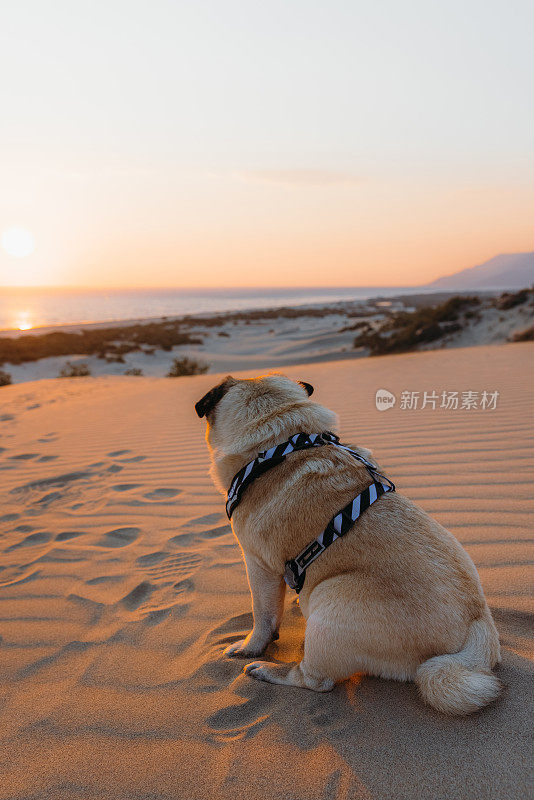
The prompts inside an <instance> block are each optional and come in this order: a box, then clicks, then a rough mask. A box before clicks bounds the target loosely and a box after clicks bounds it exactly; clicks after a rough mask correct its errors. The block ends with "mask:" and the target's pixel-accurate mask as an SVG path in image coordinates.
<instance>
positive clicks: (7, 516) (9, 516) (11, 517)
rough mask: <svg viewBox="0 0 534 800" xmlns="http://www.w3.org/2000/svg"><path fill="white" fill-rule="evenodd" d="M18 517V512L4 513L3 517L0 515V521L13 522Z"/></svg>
mask: <svg viewBox="0 0 534 800" xmlns="http://www.w3.org/2000/svg"><path fill="white" fill-rule="evenodd" d="M19 517H20V514H4V516H3V517H0V522H14V521H15V520H16V519H19Z"/></svg>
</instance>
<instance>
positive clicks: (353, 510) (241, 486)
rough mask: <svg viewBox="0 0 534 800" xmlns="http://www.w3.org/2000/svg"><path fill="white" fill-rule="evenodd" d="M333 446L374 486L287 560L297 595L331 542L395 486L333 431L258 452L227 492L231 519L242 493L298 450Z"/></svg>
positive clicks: (296, 437)
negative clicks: (354, 462)
mask: <svg viewBox="0 0 534 800" xmlns="http://www.w3.org/2000/svg"><path fill="white" fill-rule="evenodd" d="M326 444H331V445H334V447H337V448H339V449H340V450H345V452H347V453H350V454H351V456H353V457H354V458H355V459H356V460H357V461H359V462H360V463H361V464H363V466H364V467H365V468H366V469H367V471H368V473H369V475H370V476H371V479H372V483H371V485H370V486H368V487H367V488H366V489H364V490H363V492H360V494H359V495H357V496H356V497H355V498H354V499H353V500H351V501H350V503H348V505H346V506H345V508H342V509H341V511H338V513H337V514H336V515H335V516H334V517H332V519H331V520H330V522H329V523H328V525H327V526H326V528H325V529H324V531H323V532H322V533H321V534H320V536H318V537H317V539H314V540H313V541H312V542H310V543H309V544H308V545H307V546H306V547H305V548H304V550H302V551H301V552H300V553H299V554H298V556H297V557H296V558H293V559H291V561H286V565H285V567H286V568H285V573H284V580H285V582H286V583H287V584H288V586H290V587H291V589H295V591H296V592H297V593H298V592H300V590H301V589H302V587H303V585H304V579H305V578H306V569H307V568H308V567H309V566H310V564H312V563H313V562H314V561H315V559H316V558H318V557H319V556H320V555H321V553H323V552H324V551H325V550H326V548H327V547H330V545H331V544H332V542H334V541H335V540H336V539H339V538H340V536H343V535H344V534H345V533H347V531H348V530H349V528H351V527H352V525H353V524H354V523H355V522H356V520H357V519H358V517H360V515H361V514H363V512H364V511H365V510H366V509H367V508H369V506H370V505H372V504H373V503H374V502H375V501H376V500H378V498H379V497H380V496H381V495H383V494H385V493H386V492H394V491H395V484H394V483H393V482H392V481H390V480H389V478H386V476H385V475H382V474H381V473H380V472H378V470H377V468H376V467H375V465H374V464H371V462H370V461H368V460H367V459H366V458H364V456H362V455H361V454H360V453H357V452H356V451H355V450H351V448H350V447H347V446H346V445H344V444H340V442H339V437H338V436H336V434H335V433H331V431H323V432H322V433H296V434H295V435H294V436H292V437H291V438H290V439H288V440H287V441H286V442H281V444H277V445H274V446H273V447H270V448H269V449H268V450H264V451H263V452H262V453H259V454H258V456H257V457H256V458H255V459H254V461H250V462H249V463H248V464H245V466H244V467H243V468H242V469H240V470H239V472H238V473H237V474H236V475H235V476H234V478H233V480H232V483H231V485H230V488H229V490H228V495H227V500H226V513H227V515H228V519H230V518H231V516H232V513H233V512H234V510H235V509H236V508H237V506H238V505H239V503H240V502H241V498H242V497H243V493H244V491H245V489H246V488H247V486H250V484H251V483H252V482H253V481H254V480H255V479H256V478H259V476H260V475H263V473H264V472H267V470H269V469H271V468H272V467H275V466H276V465H277V464H281V463H282V461H285V459H286V456H288V455H289V454H290V453H294V452H295V451H297V450H306V449H308V448H310V447H322V446H323V445H326Z"/></svg>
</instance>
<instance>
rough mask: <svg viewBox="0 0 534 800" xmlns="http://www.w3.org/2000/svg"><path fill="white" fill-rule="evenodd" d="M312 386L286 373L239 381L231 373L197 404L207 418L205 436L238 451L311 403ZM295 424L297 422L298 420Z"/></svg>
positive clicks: (278, 428) (271, 432) (273, 432)
mask: <svg viewBox="0 0 534 800" xmlns="http://www.w3.org/2000/svg"><path fill="white" fill-rule="evenodd" d="M312 392H313V386H311V385H310V384H309V383H304V382H303V381H292V380H291V379H290V378H286V376H285V375H264V376H261V377H259V378H247V379H241V380H238V379H236V378H233V377H232V376H231V375H228V376H227V377H226V378H224V380H222V381H221V382H220V383H218V384H217V386H214V387H213V388H212V389H210V390H209V392H207V393H206V394H205V395H204V397H202V398H201V399H200V400H199V401H198V403H196V405H195V410H196V412H197V414H198V416H199V417H206V420H207V422H208V429H207V433H206V439H207V441H208V444H209V445H210V446H212V447H218V448H220V449H221V450H223V451H225V452H232V451H234V452H239V450H240V449H246V444H248V445H249V447H250V446H254V444H256V442H257V441H262V440H263V439H264V438H269V435H272V436H274V435H276V434H277V433H278V431H280V432H281V431H282V428H283V427H284V423H283V422H282V418H284V419H285V423H286V424H291V423H290V421H289V420H288V419H287V417H288V415H290V414H291V412H292V411H293V412H296V411H297V410H298V409H300V408H302V407H303V406H305V405H307V404H308V405H311V404H310V403H309V397H310V395H311V394H312ZM295 424H297V422H296V421H295Z"/></svg>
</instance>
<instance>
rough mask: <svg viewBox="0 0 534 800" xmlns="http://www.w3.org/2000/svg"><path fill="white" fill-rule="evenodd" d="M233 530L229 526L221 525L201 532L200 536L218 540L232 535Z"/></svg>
mask: <svg viewBox="0 0 534 800" xmlns="http://www.w3.org/2000/svg"><path fill="white" fill-rule="evenodd" d="M231 532H232V529H231V527H230V526H229V525H219V527H218V528H210V529H209V530H207V531H200V533H199V536H204V537H205V538H206V539H217V538H218V537H219V536H226V534H227V533H231Z"/></svg>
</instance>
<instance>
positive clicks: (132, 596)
mask: <svg viewBox="0 0 534 800" xmlns="http://www.w3.org/2000/svg"><path fill="white" fill-rule="evenodd" d="M155 591H156V586H153V585H152V584H151V583H150V582H149V581H143V582H142V583H140V584H139V585H138V586H136V587H135V589H132V591H131V592H129V594H127V595H126V597H123V598H122V600H121V601H120V603H121V605H123V606H126V608H128V609H129V610H130V611H135V610H136V609H138V608H139V606H141V605H143V603H146V601H147V600H148V598H149V597H150V595H151V594H153V593H154V592H155Z"/></svg>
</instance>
